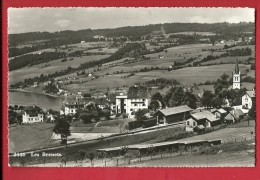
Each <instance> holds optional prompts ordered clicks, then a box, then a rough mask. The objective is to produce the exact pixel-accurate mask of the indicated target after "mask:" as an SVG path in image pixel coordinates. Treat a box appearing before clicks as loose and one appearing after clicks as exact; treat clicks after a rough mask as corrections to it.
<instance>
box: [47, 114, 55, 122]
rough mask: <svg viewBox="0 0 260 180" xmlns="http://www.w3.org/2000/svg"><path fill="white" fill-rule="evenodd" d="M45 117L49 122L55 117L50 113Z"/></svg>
mask: <svg viewBox="0 0 260 180" xmlns="http://www.w3.org/2000/svg"><path fill="white" fill-rule="evenodd" d="M47 119H48V120H49V121H50V122H54V121H55V118H54V116H53V115H52V114H48V115H47Z"/></svg>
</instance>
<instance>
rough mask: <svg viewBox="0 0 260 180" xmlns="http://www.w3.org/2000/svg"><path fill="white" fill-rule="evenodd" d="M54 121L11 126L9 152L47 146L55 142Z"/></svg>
mask: <svg viewBox="0 0 260 180" xmlns="http://www.w3.org/2000/svg"><path fill="white" fill-rule="evenodd" d="M53 127H54V124H52V123H33V124H24V125H17V126H15V127H9V128H8V130H9V135H8V139H9V152H19V151H25V150H28V149H38V148H43V147H47V146H49V145H50V144H52V143H53V142H54V140H51V137H52V135H53V132H52V128H53Z"/></svg>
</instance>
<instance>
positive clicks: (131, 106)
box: [116, 86, 148, 118]
mask: <svg viewBox="0 0 260 180" xmlns="http://www.w3.org/2000/svg"><path fill="white" fill-rule="evenodd" d="M141 109H148V90H147V88H146V87H144V86H132V87H130V88H129V90H128V92H127V94H126V93H123V92H121V93H120V95H118V96H116V113H117V114H118V113H126V114H128V117H129V118H133V117H134V115H135V112H136V111H138V110H141Z"/></svg>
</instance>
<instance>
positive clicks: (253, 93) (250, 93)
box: [246, 91, 255, 98]
mask: <svg viewBox="0 0 260 180" xmlns="http://www.w3.org/2000/svg"><path fill="white" fill-rule="evenodd" d="M246 93H247V94H248V96H249V97H251V98H252V97H255V91H246Z"/></svg>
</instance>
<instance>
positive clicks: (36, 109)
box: [24, 106, 42, 111]
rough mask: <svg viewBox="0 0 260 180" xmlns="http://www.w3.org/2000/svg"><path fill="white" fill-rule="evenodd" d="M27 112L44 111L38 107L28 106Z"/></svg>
mask: <svg viewBox="0 0 260 180" xmlns="http://www.w3.org/2000/svg"><path fill="white" fill-rule="evenodd" d="M24 110H25V111H41V110H42V109H41V108H39V107H38V106H26V107H25V108H24Z"/></svg>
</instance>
